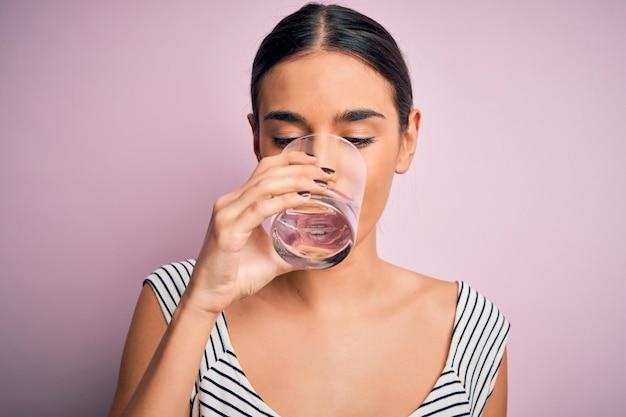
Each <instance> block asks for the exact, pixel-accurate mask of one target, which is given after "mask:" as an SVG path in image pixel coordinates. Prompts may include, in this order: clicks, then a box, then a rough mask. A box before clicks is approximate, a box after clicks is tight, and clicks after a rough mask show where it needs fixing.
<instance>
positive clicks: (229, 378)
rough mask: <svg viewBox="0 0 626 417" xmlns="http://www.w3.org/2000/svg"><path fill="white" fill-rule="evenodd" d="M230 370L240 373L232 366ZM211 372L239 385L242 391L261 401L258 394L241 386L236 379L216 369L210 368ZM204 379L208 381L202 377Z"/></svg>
mask: <svg viewBox="0 0 626 417" xmlns="http://www.w3.org/2000/svg"><path fill="white" fill-rule="evenodd" d="M222 363H225V362H222ZM226 364H227V365H230V364H228V363H226ZM230 368H232V369H234V370H236V371H238V372H241V370H240V369H238V368H234V367H233V366H232V365H231V366H230ZM211 371H213V372H215V373H216V374H218V375H220V376H222V377H223V378H226V379H228V380H230V381H232V382H233V383H235V384H237V385H239V386H240V387H241V388H243V389H244V390H245V391H246V392H247V393H248V394H250V395H252V396H254V397H256V398H258V399H259V400H261V397H260V396H259V394H257V393H256V392H254V391H252V390H251V389H249V388H248V387H246V386H245V385H242V384H241V383H240V382H239V381H238V380H237V379H235V378H233V377H232V376H230V375H228V374H226V373H225V372H222V371H221V370H219V369H218V368H211ZM242 373H243V372H242ZM204 379H207V380H208V378H207V377H206V376H205V377H204ZM261 401H262V400H261Z"/></svg>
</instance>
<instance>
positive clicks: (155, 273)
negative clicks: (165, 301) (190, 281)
mask: <svg viewBox="0 0 626 417" xmlns="http://www.w3.org/2000/svg"><path fill="white" fill-rule="evenodd" d="M160 270H161V271H163V268H161V269H160ZM152 275H154V276H156V277H157V278H158V279H159V281H161V284H163V288H165V291H166V292H167V294H168V295H169V296H170V300H172V301H173V302H174V305H178V300H177V299H176V298H174V295H172V292H171V291H170V289H169V288H168V286H167V284H166V283H165V281H164V280H163V277H162V276H161V275H159V270H157V271H154V272H153V273H152ZM168 275H169V274H168ZM164 295H165V294H164ZM179 299H180V297H179Z"/></svg>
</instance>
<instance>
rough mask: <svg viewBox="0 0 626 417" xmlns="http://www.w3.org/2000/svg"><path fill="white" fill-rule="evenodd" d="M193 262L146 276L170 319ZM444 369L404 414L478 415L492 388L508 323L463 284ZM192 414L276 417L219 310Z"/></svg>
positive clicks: (435, 416)
mask: <svg viewBox="0 0 626 417" xmlns="http://www.w3.org/2000/svg"><path fill="white" fill-rule="evenodd" d="M194 264H195V260H193V259H190V260H186V261H182V262H176V263H171V264H168V265H164V266H162V267H161V268H159V269H157V270H156V271H154V272H153V273H152V274H151V275H150V276H148V277H147V278H146V280H145V281H144V284H145V283H148V284H150V286H151V287H152V289H153V290H154V292H155V294H156V296H157V298H158V300H159V304H160V305H161V309H162V310H163V314H164V316H165V319H166V320H167V322H168V323H169V322H170V320H171V318H172V313H173V312H174V309H175V308H176V306H177V304H178V302H179V300H180V298H181V295H182V293H183V291H184V290H185V288H186V287H187V283H188V282H189V278H190V277H191V272H192V270H193V267H194ZM458 286H459V292H458V298H457V306H456V317H455V322H454V329H453V332H452V341H451V345H450V349H449V353H448V358H447V360H446V364H445V367H444V369H443V371H442V373H441V375H440V376H439V379H438V380H437V382H436V384H435V386H434V388H433V389H432V390H431V392H430V394H429V395H428V396H427V397H426V399H425V400H424V402H423V403H422V404H421V405H420V406H419V408H418V409H417V410H415V411H414V412H413V413H412V414H411V415H410V416H408V417H427V416H433V417H453V416H470V417H478V416H480V415H481V414H482V411H483V408H484V406H485V403H486V402H487V399H488V398H489V396H490V395H491V392H492V390H493V387H494V384H495V381H496V376H497V374H498V369H499V366H500V360H501V358H502V355H503V353H504V347H505V344H506V341H507V338H508V334H509V328H510V325H509V322H508V321H507V320H506V318H505V317H504V316H503V315H502V314H501V313H500V311H499V310H498V309H497V308H496V307H495V306H494V305H493V304H492V303H491V302H490V301H488V300H487V299H486V298H485V297H483V296H482V295H481V294H479V293H478V292H476V291H474V290H473V289H471V288H470V287H469V286H468V285H467V284H465V283H463V282H459V283H458ZM190 401H191V416H192V417H200V416H204V417H214V416H223V417H242V416H267V417H279V416H278V414H277V413H276V412H274V411H273V410H272V409H271V408H270V407H269V406H268V405H267V404H265V403H264V402H263V400H262V398H261V397H260V396H259V395H258V394H257V393H256V392H255V391H254V388H253V387H252V385H251V384H250V382H249V381H248V380H247V379H246V375H245V373H244V371H243V370H242V369H241V366H240V365H239V362H238V360H237V356H236V355H235V351H234V349H233V347H232V345H231V344H230V339H229V336H228V327H227V325H226V319H225V317H224V315H223V314H221V315H220V316H219V317H218V319H217V322H216V323H215V327H214V328H213V330H212V332H211V336H210V337H209V340H208V342H207V345H206V349H205V351H204V357H203V359H202V362H201V363H200V366H199V370H198V378H197V379H196V383H195V385H194V386H193V389H192V392H191V398H190Z"/></svg>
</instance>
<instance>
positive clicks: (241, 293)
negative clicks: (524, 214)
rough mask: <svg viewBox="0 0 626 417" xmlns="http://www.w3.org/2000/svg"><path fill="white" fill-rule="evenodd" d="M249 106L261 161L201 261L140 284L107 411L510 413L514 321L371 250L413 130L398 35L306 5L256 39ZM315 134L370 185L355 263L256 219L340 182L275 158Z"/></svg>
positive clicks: (221, 210) (227, 201) (409, 155)
mask: <svg viewBox="0 0 626 417" xmlns="http://www.w3.org/2000/svg"><path fill="white" fill-rule="evenodd" d="M251 95H252V113H251V114H250V115H249V117H248V119H249V123H250V125H251V127H252V134H253V136H254V152H255V153H256V155H257V158H258V159H259V164H258V166H257V168H256V169H255V171H254V172H253V173H252V175H251V177H250V178H249V180H248V181H247V182H246V183H245V184H244V185H243V186H241V188H239V189H237V190H235V191H233V192H231V193H229V194H227V195H225V196H223V197H221V198H219V199H218V201H217V202H216V203H215V206H214V211H213V215H212V217H211V221H210V224H209V227H208V231H207V234H206V238H205V241H204V244H203V247H202V249H201V251H200V254H199V256H198V258H197V260H196V261H193V260H190V261H185V262H180V263H175V264H171V265H167V266H164V267H162V268H160V269H159V270H157V271H155V272H154V273H153V274H152V275H151V276H150V277H149V278H148V279H147V280H146V283H148V284H149V285H144V288H143V291H142V293H141V295H140V298H139V301H138V304H137V308H136V311H135V314H134V317H133V320H132V324H131V327H130V330H129V334H128V339H127V342H126V346H125V349H124V354H123V358H122V366H121V370H120V378H119V385H118V389H117V392H116V395H115V399H114V402H113V406H112V409H111V413H110V416H111V417H113V416H120V415H123V416H157V415H162V416H188V415H193V416H199V415H203V416H218V415H219V416H243V415H253V416H256V415H262V416H278V415H280V416H283V417H290V416H397V417H405V416H414V417H416V416H427V415H429V416H430V415H434V416H456V415H471V416H479V415H482V416H485V417H493V416H504V415H506V395H507V381H506V352H505V347H504V346H505V343H506V339H507V336H508V329H509V324H508V322H507V321H506V319H505V318H504V317H503V316H502V315H501V314H500V312H499V311H498V310H497V309H496V308H495V307H494V306H493V305H492V304H491V303H490V302H489V301H487V300H486V299H485V298H484V297H482V296H481V295H480V294H478V293H476V292H475V291H473V290H472V289H470V288H469V287H468V286H467V285H466V284H464V283H461V282H459V283H453V282H445V281H440V280H436V279H433V278H429V277H426V276H423V275H420V274H417V273H415V272H411V271H408V270H405V269H402V268H400V267H398V266H394V265H391V264H389V263H386V262H385V261H383V260H381V259H380V258H379V257H378V255H377V252H376V222H377V221H378V219H379V217H380V216H381V214H382V211H383V209H384V206H385V203H386V200H387V196H388V194H389V190H390V187H391V182H392V178H393V176H394V174H396V173H397V174H402V173H404V172H405V171H407V169H408V168H409V166H410V164H411V161H412V159H413V154H414V152H415V147H416V141H417V133H418V128H419V122H420V113H419V112H418V111H417V110H414V109H413V108H412V92H411V83H410V78H409V74H408V71H407V67H406V64H405V62H404V60H403V57H402V54H401V52H400V51H399V49H398V47H397V45H396V43H395V41H394V40H393V38H392V37H391V35H389V34H388V33H387V31H386V30H385V29H384V28H382V27H381V26H380V25H379V24H378V23H376V22H374V21H372V20H371V19H369V18H367V17H365V16H363V15H361V14H359V13H357V12H355V11H353V10H350V9H347V8H343V7H339V6H333V5H329V6H323V5H317V4H308V5H306V6H304V7H303V8H302V9H300V10H298V11H297V12H295V13H294V14H292V15H290V16H288V17H286V18H285V19H283V20H282V21H281V22H280V23H279V24H278V25H277V26H276V27H275V28H274V30H273V31H272V32H271V33H270V34H269V35H268V36H267V37H266V38H265V40H264V41H263V43H262V44H261V46H260V48H259V51H258V52H257V55H256V57H255V60H254V64H253V71H252V82H251ZM313 132H324V133H332V134H335V135H338V136H342V137H344V138H347V139H348V140H350V141H352V142H353V143H354V144H355V145H356V146H357V147H358V148H359V150H360V151H361V153H362V155H363V157H364V159H365V161H366V164H367V180H366V190H365V196H364V200H363V205H362V209H361V216H360V220H359V226H358V235H357V239H356V243H355V246H354V248H353V250H352V252H351V253H350V254H349V256H348V257H347V258H346V259H345V260H344V261H342V262H341V263H340V264H338V265H337V266H335V267H333V268H330V269H327V270H322V271H302V270H295V269H294V268H293V267H291V266H290V265H289V264H287V263H286V262H284V261H283V260H282V259H281V258H280V257H279V256H278V255H277V253H276V252H275V251H274V249H273V247H272V244H271V241H270V239H269V238H268V236H267V234H266V232H265V231H264V229H263V228H262V225H261V224H262V222H263V221H264V220H265V219H266V218H267V217H269V216H271V215H273V214H276V213H277V212H279V211H281V210H283V209H287V208H291V207H295V206H297V205H299V204H301V203H302V202H303V201H306V199H307V198H310V194H311V193H312V194H316V193H320V192H322V190H323V186H324V184H325V183H327V182H328V181H329V180H330V179H331V178H332V175H333V173H332V172H327V171H324V170H322V169H320V168H318V167H316V166H315V157H312V156H309V155H306V154H304V153H300V152H296V153H288V154H281V149H282V146H284V143H285V139H286V138H295V137H298V136H303V135H305V134H309V133H313ZM163 316H165V319H164V317H163ZM226 323H228V326H226Z"/></svg>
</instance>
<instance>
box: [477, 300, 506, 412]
mask: <svg viewBox="0 0 626 417" xmlns="http://www.w3.org/2000/svg"><path fill="white" fill-rule="evenodd" d="M491 309H492V311H495V306H494V305H493V304H492V305H491ZM489 319H491V314H490V315H489ZM502 322H503V323H504V320H503V321H502ZM487 325H489V334H488V335H487V338H486V339H484V341H483V342H482V343H481V346H482V348H481V350H480V353H479V356H478V358H479V359H480V358H483V360H482V361H481V363H482V364H483V366H481V367H480V368H474V372H473V373H472V378H471V384H472V385H471V386H472V390H471V391H472V396H471V398H470V400H471V401H472V404H475V402H474V398H480V392H477V391H476V390H477V387H478V384H479V381H482V380H483V379H484V378H485V376H483V370H484V369H485V366H484V365H485V360H486V359H487V358H488V357H489V356H490V355H491V351H492V349H493V344H494V343H495V342H496V341H497V340H498V336H499V334H500V331H501V330H502V325H501V326H500V329H499V330H497V331H496V334H495V338H494V339H493V340H492V336H493V334H494V331H495V330H496V326H497V325H498V317H497V316H496V317H495V323H490V322H489V321H488V322H487V323H486V324H485V326H483V332H484V331H485V330H486V329H487ZM490 340H492V341H491V342H490ZM485 349H487V352H486V353H485ZM483 386H484V381H483ZM481 391H482V390H481Z"/></svg>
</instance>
